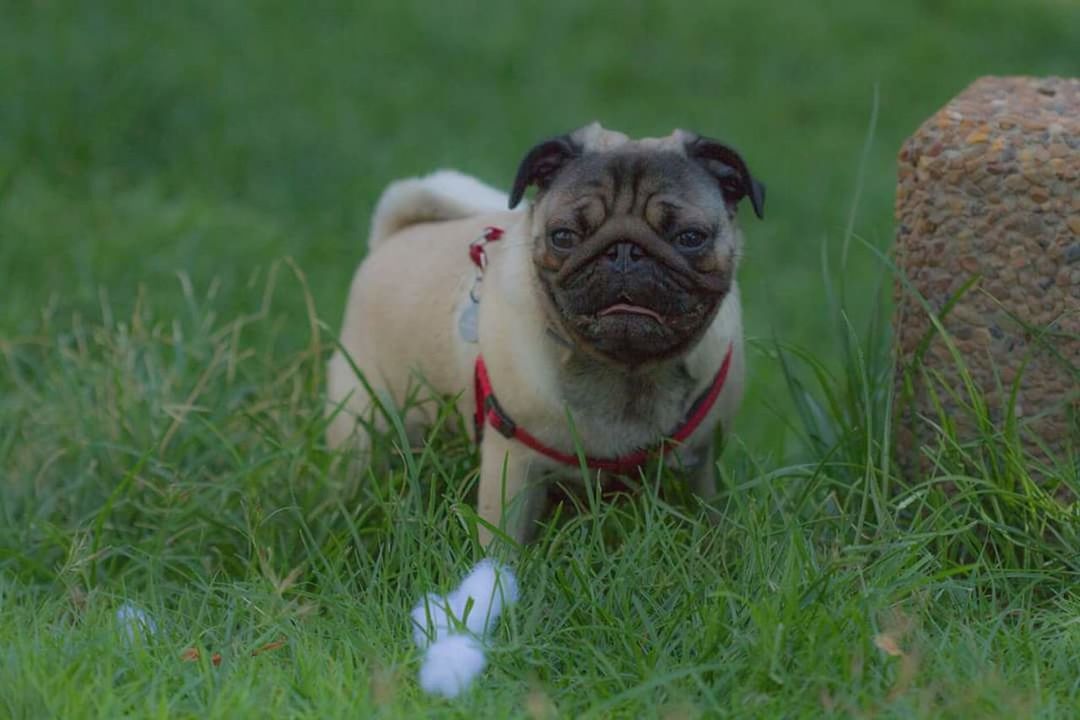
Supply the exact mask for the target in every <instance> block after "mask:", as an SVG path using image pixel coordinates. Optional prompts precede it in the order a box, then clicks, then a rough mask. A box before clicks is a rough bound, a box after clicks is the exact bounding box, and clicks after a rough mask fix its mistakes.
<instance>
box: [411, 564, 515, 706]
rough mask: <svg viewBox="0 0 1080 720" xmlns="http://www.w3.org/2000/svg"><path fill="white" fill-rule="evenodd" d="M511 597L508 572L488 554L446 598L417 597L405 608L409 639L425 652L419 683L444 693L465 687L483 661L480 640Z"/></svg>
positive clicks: (512, 581) (510, 602)
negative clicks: (409, 609)
mask: <svg viewBox="0 0 1080 720" xmlns="http://www.w3.org/2000/svg"><path fill="white" fill-rule="evenodd" d="M517 599H518V584H517V578H515V577H514V573H513V572H512V571H511V570H510V568H508V567H506V566H505V565H501V564H499V563H497V562H495V561H494V560H490V559H488V560H482V561H481V562H479V563H477V565H476V567H474V568H473V569H472V571H471V572H470V573H469V574H468V575H466V576H465V579H464V580H463V581H462V582H461V585H459V586H458V587H457V588H456V589H455V590H454V591H452V592H451V593H449V594H448V595H447V596H446V597H440V596H439V595H436V594H434V593H428V594H427V595H425V596H424V597H423V598H421V600H420V602H419V603H417V605H416V607H414V608H413V609H412V612H411V613H410V615H411V618H412V626H413V641H414V642H415V643H416V646H417V647H418V648H420V649H421V650H425V651H426V655H425V657H424V664H423V666H422V667H421V668H420V687H422V688H423V689H424V690H425V691H426V692H429V693H435V694H438V695H443V696H445V697H454V696H456V695H457V694H458V693H460V692H461V691H462V690H464V689H465V688H467V687H468V686H469V685H470V684H471V683H472V681H473V679H474V678H475V677H476V676H477V675H478V674H480V672H481V671H482V670H483V669H484V666H485V664H486V663H487V660H486V658H485V657H484V644H483V643H484V641H485V640H486V639H487V637H488V636H489V635H490V633H491V631H492V630H493V629H494V628H495V624H496V623H497V622H498V621H499V617H500V616H501V615H502V613H503V610H504V609H506V608H507V607H509V606H510V605H513V604H514V603H515V602H517Z"/></svg>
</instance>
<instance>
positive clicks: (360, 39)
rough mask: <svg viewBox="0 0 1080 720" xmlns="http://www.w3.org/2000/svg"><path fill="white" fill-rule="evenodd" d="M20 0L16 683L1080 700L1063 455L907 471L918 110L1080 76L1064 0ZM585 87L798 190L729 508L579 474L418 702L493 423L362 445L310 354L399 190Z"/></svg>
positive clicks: (11, 547) (462, 706) (8, 422)
mask: <svg viewBox="0 0 1080 720" xmlns="http://www.w3.org/2000/svg"><path fill="white" fill-rule="evenodd" d="M10 5H11V7H5V8H4V11H3V14H4V22H3V23H0V88H3V98H2V100H0V279H2V280H3V293H4V294H3V303H0V475H2V478H3V479H2V481H0V482H2V485H0V513H2V519H0V687H3V688H4V691H3V692H2V693H0V713H2V714H6V715H10V716H11V717H42V716H57V717H82V716H87V717H116V716H119V715H121V714H128V715H134V716H161V717H165V716H169V717H173V716H175V717H199V718H202V717H243V716H254V715H259V716H263V715H267V714H273V715H282V716H310V717H320V718H321V717H337V716H349V717H357V716H360V717H364V716H370V715H374V714H377V713H378V714H381V715H383V716H388V717H417V716H422V715H447V716H458V715H466V716H480V717H510V716H518V717H533V718H536V717H555V716H564V717H579V716H586V717H643V716H644V717H650V716H655V717H699V716H700V717H724V716H728V717H748V716H753V717H781V716H783V717H817V716H821V715H823V714H825V715H836V716H852V717H993V716H998V717H1027V716H1033V717H1075V716H1077V715H1080V593H1078V592H1077V589H1076V588H1077V586H1078V582H1080V563H1078V561H1077V558H1078V557H1080V531H1078V526H1080V518H1078V517H1077V515H1076V511H1075V509H1070V508H1063V507H1061V506H1059V505H1057V504H1056V503H1055V502H1054V501H1053V500H1052V499H1051V498H1049V497H1047V493H1046V492H1044V491H1043V490H1042V489H1041V488H1042V487H1043V486H1040V485H1037V484H1036V482H1035V480H1039V481H1041V482H1044V483H1045V482H1047V481H1049V482H1056V483H1058V484H1062V483H1064V484H1069V483H1072V484H1073V487H1074V488H1076V487H1077V485H1080V481H1078V479H1077V477H1076V469H1075V465H1069V464H1068V463H1067V462H1066V463H1063V464H1062V465H1061V466H1060V467H1053V468H1040V467H1035V466H1034V463H1033V461H1031V460H1029V459H1027V458H1024V457H1023V456H1022V455H1020V454H1018V451H1017V447H1018V446H1017V443H1015V442H1014V440H1015V439H1014V438H1009V437H1004V438H1002V437H999V436H996V435H988V436H987V437H985V438H980V439H977V440H976V441H974V442H971V443H967V444H963V443H961V442H960V441H959V440H957V439H955V438H952V437H950V436H949V434H948V432H947V431H945V432H943V434H942V437H941V442H940V443H939V446H938V447H937V448H931V449H929V450H928V452H929V453H930V454H931V455H932V456H933V457H934V458H935V459H936V461H937V462H936V465H935V466H934V470H933V471H932V472H930V473H928V474H927V475H926V476H925V477H915V478H911V477H908V478H902V477H900V475H899V474H898V473H897V471H896V466H895V464H894V463H893V461H892V457H891V451H890V444H889V443H890V438H891V436H892V434H891V428H890V426H889V418H890V417H891V412H890V404H889V403H890V402H891V397H890V389H891V383H889V382H888V380H887V378H888V362H887V361H888V353H887V349H888V347H887V342H888V330H887V325H886V324H885V323H884V322H882V321H883V320H884V319H886V318H887V317H888V313H887V310H888V308H887V306H884V305H882V303H883V302H884V301H885V299H886V296H887V294H888V293H887V292H885V291H883V288H885V289H887V288H888V287H890V284H891V278H890V277H889V275H888V262H887V253H886V252H885V251H887V249H888V247H889V243H890V240H891V237H892V232H893V231H892V202H893V190H894V187H895V165H894V157H895V153H896V151H897V150H898V148H899V146H900V143H901V141H902V140H903V138H904V137H906V136H907V135H908V134H910V133H912V132H913V131H914V130H915V128H916V127H917V126H918V124H919V123H920V122H921V121H922V120H923V119H925V118H926V117H928V116H929V115H930V114H931V113H932V112H933V111H934V110H936V109H937V108H938V107H940V106H941V105H942V104H943V103H944V102H946V101H947V100H948V99H949V98H950V97H952V96H953V95H955V94H956V93H957V92H959V91H960V90H961V89H962V88H963V87H964V86H965V85H967V84H968V83H969V82H970V81H971V80H973V79H974V78H975V77H977V76H980V75H984V74H992V73H997V74H1004V73H1022V74H1036V75H1045V74H1058V75H1073V76H1075V75H1078V74H1080V61H1078V59H1077V55H1076V48H1077V47H1080V10H1078V9H1077V8H1076V6H1075V4H1073V3H1070V2H1066V1H1064V0H1032V1H1031V2H1028V3H1025V4H1024V6H1023V8H1022V9H1021V8H1020V7H1019V6H1018V5H1017V4H1016V3H1014V2H1011V0H998V1H994V2H990V1H986V2H977V1H976V0H966V1H965V0H951V1H949V2H928V1H927V2H909V3H902V4H894V6H892V7H889V8H887V9H886V8H885V7H884V6H876V5H875V4H872V3H864V2H855V1H854V0H835V1H833V2H828V3H800V2H794V1H792V2H785V3H778V4H776V5H775V6H769V7H764V6H761V5H760V4H753V3H735V2H727V1H725V2H721V3H710V4H707V5H703V4H701V3H681V2H674V3H659V2H657V3H653V2H618V3H617V2H603V3H589V4H581V3H575V2H569V1H563V0H553V1H552V2H547V3H537V4H533V5H530V6H528V7H517V6H515V5H514V4H509V3H504V4H501V5H494V4H491V5H486V4H482V3H464V4H461V3H454V4H446V5H445V7H436V6H435V4H433V3H425V2H419V1H418V0H417V1H405V2H398V3H393V4H392V5H390V4H387V5H385V6H381V7H378V8H376V7H365V6H363V4H355V3H345V2H339V3H327V4H326V5H320V6H319V8H318V9H315V8H313V7H307V6H301V5H299V4H295V3H284V2H268V3H259V4H256V3H246V4H244V3H238V2H237V3H211V2H189V3H184V4H172V5H155V6H154V7H153V8H150V7H148V6H145V5H143V4H138V3H132V2H121V1H119V0H117V1H115V2H105V3H93V4H69V3H60V2H50V1H48V0H38V1H36V2H25V3H18V4H16V3H11V4H10ZM593 119H599V120H601V121H603V122H604V123H605V124H606V125H608V126H610V127H614V128H617V129H620V130H623V131H626V132H629V133H631V134H635V135H641V134H650V135H651V134H666V133H667V132H669V131H670V130H671V128H672V127H674V126H681V127H684V128H687V129H692V130H695V131H698V132H701V133H704V134H708V135H712V136H715V137H718V138H721V139H724V140H725V141H728V142H730V143H731V144H733V145H735V146H736V147H738V148H739V150H740V151H741V152H742V153H743V154H744V156H745V157H746V159H747V160H748V162H749V164H750V167H751V168H752V169H753V171H754V173H755V175H758V176H760V177H761V178H762V179H763V180H764V181H765V182H766V183H767V185H768V188H769V195H768V201H767V205H766V208H765V215H766V219H765V220H764V221H760V222H759V221H756V220H754V219H753V218H752V217H750V216H749V214H746V213H744V215H745V216H746V217H744V218H743V223H744V228H745V230H746V233H747V246H746V257H745V261H744V266H743V272H742V275H741V278H742V286H743V293H744V303H745V306H746V320H747V327H748V333H749V335H750V338H751V352H750V355H749V363H750V373H751V377H752V380H751V386H750V391H749V394H748V396H747V400H746V403H745V406H744V408H743V410H742V412H741V413H740V416H739V424H738V427H737V428H736V431H735V433H734V435H733V436H732V437H731V438H729V441H728V447H727V449H726V451H725V453H724V455H723V457H722V458H721V461H720V473H721V478H722V486H723V494H722V497H721V498H720V501H719V503H718V509H719V511H720V512H719V515H720V521H719V523H718V524H716V525H715V526H711V525H709V524H708V523H707V522H705V521H704V517H705V513H704V510H703V509H702V508H701V507H699V506H698V505H696V504H695V503H694V502H692V501H690V500H689V499H688V498H686V497H685V493H683V492H681V488H680V486H679V485H678V482H677V481H676V480H675V479H674V478H672V477H670V476H668V475H667V474H666V473H660V474H659V475H657V476H655V477H654V478H653V482H652V483H651V484H650V489H649V490H647V491H646V492H645V493H644V494H642V495H641V496H639V497H637V498H635V499H633V500H628V501H624V502H621V503H615V504H600V503H596V502H590V501H583V502H582V504H581V506H580V507H577V508H573V507H569V506H567V507H565V508H564V511H563V512H562V513H561V514H560V515H559V516H558V517H556V518H554V519H552V521H551V523H550V527H549V528H548V529H547V530H546V531H544V532H543V533H541V537H540V540H539V542H538V543H537V544H536V545H535V546H533V547H531V548H529V549H526V550H524V551H523V552H522V553H521V554H520V555H519V557H518V558H517V559H516V561H515V562H516V567H517V569H518V571H519V574H520V576H521V583H522V595H523V598H522V601H521V603H520V604H519V605H518V606H517V607H516V608H515V609H514V610H513V611H511V612H510V613H509V614H508V616H507V618H506V620H505V622H504V623H503V625H502V626H501V627H500V629H499V631H498V633H497V635H496V638H495V641H494V644H493V650H492V655H491V658H490V667H489V669H488V670H487V671H486V672H485V674H484V675H483V676H482V678H481V680H480V681H479V682H478V684H477V686H476V688H475V690H474V691H472V692H471V693H469V694H468V695H466V696H464V697H463V698H461V699H459V700H457V701H455V702H452V703H451V702H445V701H440V700H432V699H430V698H427V697H425V696H424V695H423V694H422V693H421V692H420V691H419V688H418V686H417V685H416V681H415V676H416V671H417V669H418V667H419V662H420V656H419V654H418V653H417V651H416V650H415V649H414V648H413V647H412V646H411V643H410V641H409V627H408V611H409V609H410V607H411V606H412V604H413V603H414V602H415V600H416V599H417V598H418V597H419V596H420V595H421V594H422V593H424V592H426V591H429V590H441V591H445V590H447V589H449V588H450V587H451V586H452V585H453V584H454V583H456V581H457V580H458V579H459V578H460V576H461V575H462V574H463V573H464V572H465V571H466V570H467V569H468V568H469V567H470V566H471V565H472V563H474V562H475V561H476V560H477V559H479V558H480V557H481V553H480V550H479V548H478V546H477V545H476V544H475V542H474V540H473V539H474V537H475V531H476V525H475V517H474V515H473V513H472V510H471V504H470V498H471V493H472V492H473V491H474V489H475V488H474V486H475V480H476V474H475V470H476V458H475V454H474V452H473V450H472V448H470V447H469V445H468V444H467V442H466V440H465V439H464V438H463V437H461V436H460V435H459V434H456V433H454V432H449V433H445V432H437V431H433V433H432V436H431V438H430V440H429V441H428V442H427V443H425V444H424V445H423V447H420V448H416V449H414V451H412V452H402V451H401V447H402V446H403V443H400V442H398V441H397V437H396V436H395V435H394V434H391V435H390V436H389V437H387V438H383V439H382V441H381V442H380V444H379V450H380V453H381V454H382V455H384V456H385V457H386V459H387V460H388V462H389V463H390V466H391V468H392V469H391V470H390V471H389V472H386V473H380V474H378V475H374V476H362V475H358V474H356V473H349V472H347V468H345V463H344V458H341V457H338V456H335V455H334V454H333V453H330V452H328V451H327V450H326V448H325V446H324V445H323V440H322V430H323V425H322V423H323V420H322V417H321V411H320V409H321V401H320V393H322V392H323V375H322V373H323V363H324V360H325V358H326V354H327V351H328V349H329V348H330V347H331V345H332V339H333V336H334V334H335V333H336V332H337V330H338V323H339V322H340V313H341V310H342V303H343V301H344V296H345V292H346V288H347V284H348V280H349V276H350V274H351V272H352V270H353V268H354V267H355V265H356V263H357V262H358V261H359V259H360V258H361V257H362V256H363V252H364V235H365V231H366V227H367V223H368V220H369V217H370V211H371V207H372V203H373V201H374V199H375V197H376V196H377V194H378V192H379V190H380V189H381V188H382V187H383V186H384V185H385V184H386V183H387V182H388V181H389V180H391V179H393V178H395V177H398V176H401V175H406V174H411V173H417V172H424V171H427V170H430V169H433V168H435V167H441V166H452V167H457V168H460V169H463V170H467V171H469V172H472V173H475V174H477V175H479V176H481V177H483V178H485V179H487V180H488V181H490V182H492V183H494V184H496V185H499V186H502V187H506V186H507V185H508V184H509V182H510V179H511V178H512V175H513V172H514V170H515V167H516V164H517V161H518V160H519V158H520V157H521V155H522V154H523V153H524V151H525V150H526V149H527V148H528V147H529V146H530V145H531V144H532V143H534V142H535V141H537V140H538V139H540V138H542V137H545V136H547V135H550V134H554V133H557V132H562V131H565V130H567V129H570V128H573V127H576V126H579V125H582V124H584V123H586V122H588V121H591V120H593ZM451 420H452V418H449V417H448V418H447V423H448V424H450V421H451ZM1048 478H1049V480H1048ZM657 486H662V487H663V488H664V492H663V493H658V492H657V491H656V489H655V488H656V487H657ZM125 603H133V604H134V606H135V607H138V608H141V609H143V610H144V611H145V612H147V613H148V614H149V616H150V617H151V618H152V619H153V621H154V625H155V629H156V630H155V632H153V633H142V632H136V633H134V634H133V635H129V634H128V632H127V630H129V629H131V627H130V625H129V626H127V627H125V626H124V624H123V623H120V622H118V621H117V615H116V612H117V610H118V609H120V608H121V607H123V606H124V604H125ZM215 658H217V661H216V662H215Z"/></svg>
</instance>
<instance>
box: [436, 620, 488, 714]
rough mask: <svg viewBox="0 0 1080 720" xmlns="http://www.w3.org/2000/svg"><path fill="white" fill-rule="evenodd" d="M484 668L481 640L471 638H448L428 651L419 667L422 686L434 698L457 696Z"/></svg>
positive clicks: (440, 640)
mask: <svg viewBox="0 0 1080 720" xmlns="http://www.w3.org/2000/svg"><path fill="white" fill-rule="evenodd" d="M485 665H487V658H486V657H485V656H484V646H483V645H481V644H480V641H479V640H477V639H476V638H474V637H473V636H471V635H461V634H454V635H448V636H447V637H444V638H441V639H439V640H438V641H437V642H435V643H432V645H431V646H430V647H429V648H428V649H427V654H426V655H425V656H424V664H423V665H422V666H420V687H422V688H424V692H426V693H431V694H433V695H442V696H443V697H448V698H452V697H457V696H458V694H459V693H460V692H461V691H462V690H464V689H465V688H467V687H469V685H471V684H472V681H473V680H474V679H475V678H476V676H477V675H479V674H480V672H481V671H482V670H483V669H484V666H485Z"/></svg>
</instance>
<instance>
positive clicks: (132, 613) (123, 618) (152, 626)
mask: <svg viewBox="0 0 1080 720" xmlns="http://www.w3.org/2000/svg"><path fill="white" fill-rule="evenodd" d="M116 622H117V624H118V625H119V626H120V629H121V630H123V632H124V634H125V635H126V636H127V639H128V642H131V643H133V642H135V639H136V638H138V639H140V640H145V639H147V638H149V637H150V636H152V635H155V634H156V633H157V623H155V622H154V619H153V618H152V617H150V614H149V613H148V612H146V611H145V610H143V609H142V608H141V607H139V606H138V605H135V604H133V603H129V602H126V603H124V604H123V605H121V606H120V607H118V608H117V609H116Z"/></svg>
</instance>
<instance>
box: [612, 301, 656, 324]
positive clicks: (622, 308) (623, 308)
mask: <svg viewBox="0 0 1080 720" xmlns="http://www.w3.org/2000/svg"><path fill="white" fill-rule="evenodd" d="M608 315H640V316H643V317H647V318H650V319H652V320H654V321H655V322H656V323H657V324H659V325H663V324H664V318H663V316H661V315H660V313H658V312H656V311H655V310H650V309H649V308H647V307H642V306H641V305H631V304H630V303H615V304H614V305H609V306H608V307H606V308H604V309H603V310H601V311H600V312H598V313H597V314H596V317H598V318H602V317H607V316H608Z"/></svg>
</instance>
